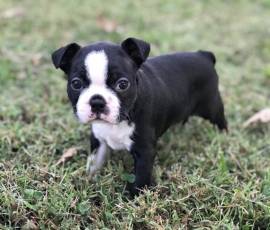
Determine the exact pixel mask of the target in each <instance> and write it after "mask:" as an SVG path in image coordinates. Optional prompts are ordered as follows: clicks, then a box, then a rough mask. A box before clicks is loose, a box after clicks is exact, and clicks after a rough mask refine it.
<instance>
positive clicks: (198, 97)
mask: <svg viewBox="0 0 270 230" xmlns="http://www.w3.org/2000/svg"><path fill="white" fill-rule="evenodd" d="M149 52H150V45H149V44H148V43H147V42H145V41H142V40H139V39H136V38H127V39H126V40H124V41H123V42H122V43H121V44H120V45H118V44H114V43H110V42H97V43H93V44H90V45H88V46H85V47H81V46H80V45H78V44H76V43H71V44H68V45H66V46H64V47H61V48H59V49H58V50H56V51H55V52H54V53H53V54H52V61H53V64H54V66H55V67H56V68H60V69H61V70H63V71H64V73H65V74H66V75H67V77H68V80H67V93H68V97H69V99H70V101H71V104H72V107H73V110H74V113H75V115H76V116H77V118H78V120H79V121H80V122H82V123H85V124H91V125H92V132H91V138H90V139H91V154H90V155H89V157H88V160H87V172H88V173H89V175H90V176H93V175H94V174H95V173H96V172H97V171H98V170H100V169H101V167H102V165H103V164H104V162H105V159H106V155H107V154H108V152H109V151H108V150H109V149H113V150H127V151H129V152H130V153H131V154H132V156H133V158H134V164H135V176H136V177H135V182H134V183H133V184H132V185H131V186H129V187H130V191H131V193H132V194H133V195H135V194H137V193H138V192H139V191H140V190H141V189H142V188H144V187H146V186H149V185H151V181H152V179H151V174H152V169H153V163H154V159H155V155H156V144H157V140H158V138H159V137H160V136H161V135H162V134H163V133H164V132H165V131H166V130H167V129H168V128H169V127H170V126H171V125H173V124H175V123H178V122H181V123H185V122H186V121H187V120H188V118H189V117H190V116H193V115H194V116H200V117H202V118H205V119H207V120H209V121H210V122H211V123H212V124H214V125H217V127H218V128H219V129H220V130H227V122H226V119H225V116H224V107H223V103H222V99H221V96H220V93H219V90H218V75H217V73H216V70H215V67H214V66H215V62H216V59H215V56H214V54H213V53H211V52H207V51H198V52H177V53H173V54H167V55H162V56H157V57H151V58H148V55H149Z"/></svg>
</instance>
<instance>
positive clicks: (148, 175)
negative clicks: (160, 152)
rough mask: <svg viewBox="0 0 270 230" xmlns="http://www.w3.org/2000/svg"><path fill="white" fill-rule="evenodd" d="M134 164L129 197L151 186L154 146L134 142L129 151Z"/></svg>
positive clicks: (149, 143)
mask: <svg viewBox="0 0 270 230" xmlns="http://www.w3.org/2000/svg"><path fill="white" fill-rule="evenodd" d="M131 154H132V156H133V158H134V163H135V183H134V184H132V186H131V188H130V192H131V195H133V196H134V195H137V194H138V193H139V192H140V191H141V189H143V188H145V187H147V186H150V185H151V184H152V170H153V164H154V159H155V155H156V152H155V144H153V143H151V142H147V143H146V142H145V141H143V142H140V141H138V142H137V143H136V142H135V143H134V144H133V146H132V149H131Z"/></svg>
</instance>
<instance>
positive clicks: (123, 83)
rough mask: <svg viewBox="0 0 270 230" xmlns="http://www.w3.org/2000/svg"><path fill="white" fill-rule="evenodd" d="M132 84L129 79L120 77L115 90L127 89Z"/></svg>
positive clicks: (122, 90)
mask: <svg viewBox="0 0 270 230" xmlns="http://www.w3.org/2000/svg"><path fill="white" fill-rule="evenodd" d="M129 86H130V83H129V81H128V79H126V78H120V79H119V80H118V81H117V82H116V84H115V90H116V91H118V92H124V91H126V90H127V89H128V88H129Z"/></svg>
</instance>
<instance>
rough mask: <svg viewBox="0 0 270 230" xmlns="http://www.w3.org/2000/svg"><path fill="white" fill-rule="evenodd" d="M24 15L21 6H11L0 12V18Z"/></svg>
mask: <svg viewBox="0 0 270 230" xmlns="http://www.w3.org/2000/svg"><path fill="white" fill-rule="evenodd" d="M24 15H25V9H24V8H22V7H13V8H10V9H7V10H5V11H4V12H2V13H1V15H0V18H2V19H12V18H20V17H23V16H24Z"/></svg>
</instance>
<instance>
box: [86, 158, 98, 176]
mask: <svg viewBox="0 0 270 230" xmlns="http://www.w3.org/2000/svg"><path fill="white" fill-rule="evenodd" d="M97 171H98V167H97V165H96V154H91V155H89V156H88V158H87V163H86V173H87V174H88V176H89V177H90V178H93V177H94V175H95V174H96V172H97Z"/></svg>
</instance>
